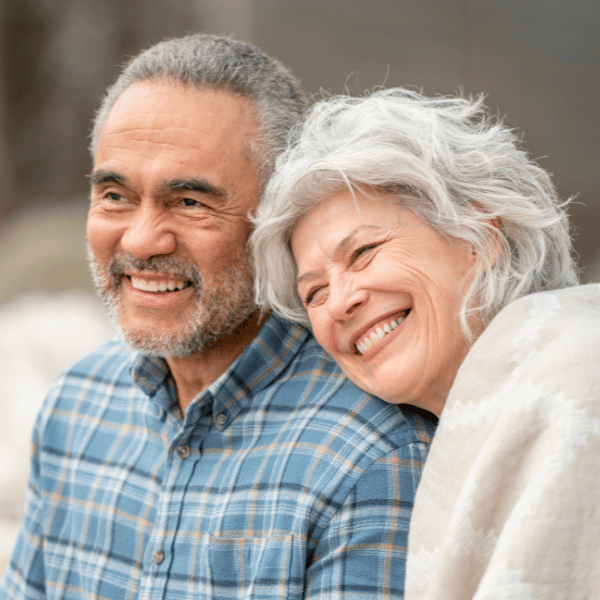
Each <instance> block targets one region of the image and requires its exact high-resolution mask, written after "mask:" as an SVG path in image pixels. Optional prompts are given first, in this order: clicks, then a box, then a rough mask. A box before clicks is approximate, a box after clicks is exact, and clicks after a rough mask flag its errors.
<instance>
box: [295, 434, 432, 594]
mask: <svg viewBox="0 0 600 600" xmlns="http://www.w3.org/2000/svg"><path fill="white" fill-rule="evenodd" d="M428 446H429V445H428V444H426V443H422V442H413V443H409V444H406V445H404V446H402V447H400V448H398V449H396V450H394V451H393V452H391V453H389V454H387V455H386V456H384V457H382V458H380V459H379V460H378V461H376V462H375V463H373V464H372V465H371V467H370V468H369V469H368V470H367V471H365V473H364V474H363V475H362V476H361V478H360V479H359V481H358V482H357V484H356V485H355V486H354V488H353V489H352V492H351V493H350V494H349V495H348V497H347V498H346V501H345V503H344V504H343V506H342V507H341V509H340V510H339V511H338V513H337V514H336V515H335V517H334V518H333V519H332V521H331V523H330V526H329V527H328V528H327V530H326V531H325V532H324V534H323V536H322V537H321V539H320V540H319V543H318V545H317V549H316V552H315V555H314V560H313V562H312V564H311V565H310V566H309V568H308V573H307V585H306V598H310V599H316V598H345V599H348V600H350V599H356V600H359V599H360V600H368V599H371V598H395V599H402V598H404V577H405V569H406V552H407V545H408V526H409V521H410V516H411V512H412V508H413V502H414V497H415V492H416V489H417V485H418V483H419V480H420V478H421V472H422V469H423V464H424V462H425V458H426V455H427V450H428Z"/></svg>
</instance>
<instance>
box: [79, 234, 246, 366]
mask: <svg viewBox="0 0 600 600" xmlns="http://www.w3.org/2000/svg"><path fill="white" fill-rule="evenodd" d="M87 256H88V262H89V265H90V269H91V272H92V277H93V280H94V286H95V288H96V292H97V294H98V296H99V297H100V298H101V299H102V301H103V302H104V304H105V306H106V307H107V309H108V312H109V315H110V318H111V321H112V322H113V325H114V326H115V328H116V329H117V330H118V331H119V332H120V333H121V336H122V337H123V339H124V340H125V342H127V343H128V344H129V345H130V346H132V347H133V348H135V349H136V350H139V351H140V352H142V353H143V354H146V355H148V356H158V357H162V358H165V357H167V356H169V357H173V358H183V357H185V356H191V355H193V354H198V353H200V352H202V351H203V350H204V349H206V348H209V347H210V346H213V345H214V344H215V343H216V342H218V341H219V340H221V339H222V338H223V337H225V336H226V335H227V334H229V333H231V332H232V331H233V330H234V329H235V328H236V327H237V326H238V325H239V324H240V323H241V322H242V321H243V320H244V319H245V318H246V317H248V315H250V313H251V312H252V311H254V310H255V309H256V305H255V303H254V287H253V277H252V267H251V266H250V264H249V260H248V257H247V255H245V254H240V255H239V256H238V257H236V259H235V260H234V261H233V263H232V264H231V266H230V267H229V269H228V270H227V271H224V272H221V273H219V279H218V282H215V283H214V285H213V286H212V287H208V286H207V285H206V284H205V282H204V277H203V275H202V273H201V271H200V269H199V268H198V266H197V265H195V264H193V263H184V262H181V261H177V260H174V259H172V258H168V257H164V256H157V257H152V258H150V259H148V260H140V259H138V258H136V257H135V256H133V255H131V254H129V253H122V254H119V255H116V256H113V257H112V259H111V260H110V262H109V263H108V264H107V265H106V266H104V267H103V268H101V267H100V266H99V265H98V264H97V262H96V259H95V258H94V255H93V252H92V250H91V248H90V246H89V244H88V245H87ZM126 270H138V271H141V270H145V271H158V272H160V273H164V274H169V275H173V277H175V278H177V279H182V280H189V281H190V282H191V286H192V287H193V288H194V294H195V296H196V309H195V310H190V311H188V313H187V314H185V315H183V317H184V318H182V319H181V320H180V327H178V328H177V329H176V330H175V331H158V330H157V329H156V327H154V326H153V324H152V323H149V324H148V326H147V327H143V326H142V327H139V326H138V327H133V326H128V325H127V323H124V322H122V319H121V318H120V316H119V313H120V308H121V300H120V297H119V288H120V286H121V285H122V278H123V277H124V276H125V275H124V272H125V271H126Z"/></svg>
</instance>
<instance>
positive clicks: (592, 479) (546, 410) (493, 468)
mask: <svg viewBox="0 0 600 600" xmlns="http://www.w3.org/2000/svg"><path fill="white" fill-rule="evenodd" d="M406 583H407V585H406V598H407V600H417V599H419V600H425V599H426V600H459V599H460V600H470V599H477V600H483V599H486V600H488V599H498V600H499V599H503V600H534V599H535V600H542V599H544V600H580V599H581V600H583V599H586V600H588V599H590V600H597V599H600V285H597V284H594V285H586V286H580V287H575V288H568V289H564V290H559V291H555V292H544V293H541V294H533V295H530V296H527V297H525V298H522V299H520V300H518V301H516V302H513V303H512V304H510V305H509V306H508V307H506V308H505V309H504V310H503V311H502V312H501V313H500V314H499V315H498V316H497V317H496V318H495V319H494V320H493V321H492V323H491V324H490V326H489V327H488V328H487V329H486V330H485V332H484V333H483V335H482V336H481V337H480V338H479V339H478V340H477V342H476V343H475V344H474V346H473V347H472V349H471V351H470V352H469V354H468V356H467V358H466V359H465V361H464V363H463V364H462V366H461V368H460V370H459V372H458V375H457V377H456V380H455V382H454V386H453V387H452V390H451V392H450V395H449V397H448V401H447V403H446V406H445V408H444V410H443V413H442V417H441V419H440V424H439V427H438V430H437V433H436V435H435V438H434V440H433V443H432V446H431V451H430V453H429V457H428V459H427V462H426V465H425V469H424V472H423V479H422V480H421V484H420V486H419V489H418V491H417V497H416V500H415V508H414V512H413V517H412V522H411V529H410V537H409V557H408V567H407V582H406Z"/></svg>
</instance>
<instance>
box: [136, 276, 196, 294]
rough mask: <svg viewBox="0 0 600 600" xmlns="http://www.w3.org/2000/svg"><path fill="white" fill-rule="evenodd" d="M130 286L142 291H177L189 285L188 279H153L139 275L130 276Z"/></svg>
mask: <svg viewBox="0 0 600 600" xmlns="http://www.w3.org/2000/svg"><path fill="white" fill-rule="evenodd" d="M129 280H130V281H131V285H132V287H134V288H135V289H137V290H141V291H143V292H155V293H156V292H178V291H180V290H183V289H185V288H187V287H189V286H190V285H192V284H191V282H190V281H181V280H177V279H171V280H164V281H155V280H148V279H143V278H141V277H134V276H130V277H129Z"/></svg>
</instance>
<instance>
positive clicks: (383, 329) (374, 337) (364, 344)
mask: <svg viewBox="0 0 600 600" xmlns="http://www.w3.org/2000/svg"><path fill="white" fill-rule="evenodd" d="M405 317H406V314H405V316H404V317H398V318H397V319H392V320H391V321H390V322H389V323H385V324H384V325H383V326H380V327H377V329H376V330H375V331H372V332H371V335H368V336H365V337H364V338H363V339H362V340H360V341H359V342H356V349H357V350H358V352H359V353H360V354H364V353H365V352H366V351H367V350H368V349H369V348H370V347H371V346H372V345H373V344H375V343H376V342H378V341H379V340H381V339H382V338H383V337H384V336H385V335H387V334H388V333H391V332H392V331H393V330H394V329H396V327H398V325H400V323H402V321H404V319H405Z"/></svg>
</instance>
